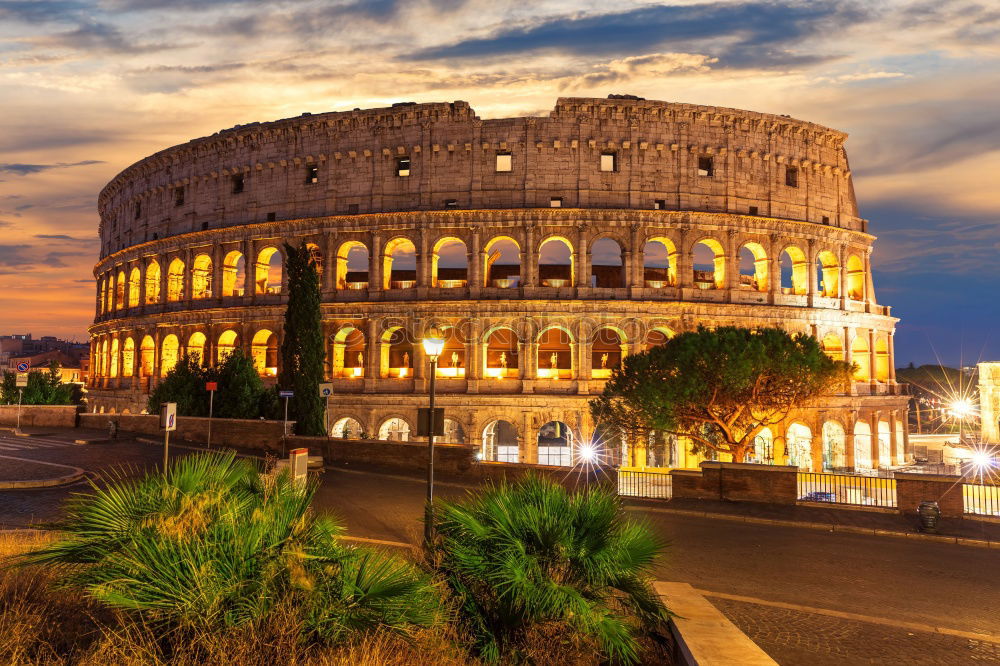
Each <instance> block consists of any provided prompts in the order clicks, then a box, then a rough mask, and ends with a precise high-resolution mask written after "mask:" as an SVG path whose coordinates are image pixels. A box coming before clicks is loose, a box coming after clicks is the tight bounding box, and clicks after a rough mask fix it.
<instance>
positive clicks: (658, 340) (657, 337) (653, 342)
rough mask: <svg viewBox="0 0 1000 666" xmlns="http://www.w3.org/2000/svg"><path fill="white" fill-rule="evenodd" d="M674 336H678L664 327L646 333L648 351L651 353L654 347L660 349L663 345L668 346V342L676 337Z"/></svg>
mask: <svg viewBox="0 0 1000 666" xmlns="http://www.w3.org/2000/svg"><path fill="white" fill-rule="evenodd" d="M674 335H676V333H674V332H673V331H672V330H671V329H669V328H666V327H663V326H658V327H656V328H653V329H650V331H649V332H648V333H646V345H645V348H646V351H649V350H650V349H652V348H653V347H659V346H660V345H662V344H666V342H667V340H669V339H670V338H672V337H674Z"/></svg>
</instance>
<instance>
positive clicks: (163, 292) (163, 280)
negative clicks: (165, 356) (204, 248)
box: [156, 252, 170, 374]
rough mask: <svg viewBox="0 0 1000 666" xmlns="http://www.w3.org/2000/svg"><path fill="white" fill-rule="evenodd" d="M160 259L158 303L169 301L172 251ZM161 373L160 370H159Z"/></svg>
mask: <svg viewBox="0 0 1000 666" xmlns="http://www.w3.org/2000/svg"><path fill="white" fill-rule="evenodd" d="M158 259H161V261H159V264H160V298H159V299H158V300H157V301H156V302H157V303H166V302H167V274H168V273H169V271H170V253H169V252H168V253H166V254H163V255H160V257H158ZM157 374H159V370H157Z"/></svg>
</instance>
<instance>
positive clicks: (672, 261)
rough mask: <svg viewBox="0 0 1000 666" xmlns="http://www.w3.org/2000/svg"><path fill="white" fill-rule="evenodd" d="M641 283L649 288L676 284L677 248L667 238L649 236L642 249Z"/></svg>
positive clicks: (660, 287)
mask: <svg viewBox="0 0 1000 666" xmlns="http://www.w3.org/2000/svg"><path fill="white" fill-rule="evenodd" d="M642 273H643V284H644V285H645V286H646V287H649V288H651V289H662V288H664V287H673V286H676V285H677V248H676V247H675V246H674V244H673V242H672V241H671V240H669V239H667V238H651V239H649V240H648V241H646V244H645V245H644V246H643V249H642Z"/></svg>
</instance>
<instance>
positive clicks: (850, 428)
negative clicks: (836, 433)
mask: <svg viewBox="0 0 1000 666" xmlns="http://www.w3.org/2000/svg"><path fill="white" fill-rule="evenodd" d="M857 420H858V412H857V410H851V416H850V418H849V419H847V423H846V424H844V464H845V465H846V466H847V467H848V468H850V469H854V424H855V423H856V422H857Z"/></svg>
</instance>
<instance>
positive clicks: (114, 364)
mask: <svg viewBox="0 0 1000 666" xmlns="http://www.w3.org/2000/svg"><path fill="white" fill-rule="evenodd" d="M108 361H109V362H108V376H109V377H117V376H118V338H112V340H111V356H110V357H109V358H108Z"/></svg>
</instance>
